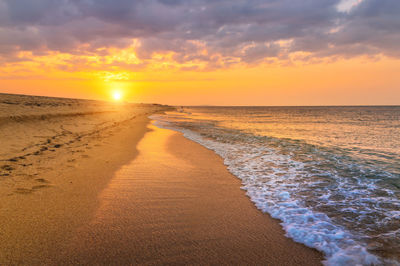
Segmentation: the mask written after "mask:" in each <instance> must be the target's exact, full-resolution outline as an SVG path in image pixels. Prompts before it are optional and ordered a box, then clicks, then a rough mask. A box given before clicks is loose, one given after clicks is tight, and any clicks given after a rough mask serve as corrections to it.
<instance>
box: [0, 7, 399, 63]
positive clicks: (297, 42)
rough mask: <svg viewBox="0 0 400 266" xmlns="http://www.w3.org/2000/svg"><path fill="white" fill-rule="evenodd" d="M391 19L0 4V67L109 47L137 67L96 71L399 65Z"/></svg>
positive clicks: (300, 11) (263, 10)
mask: <svg viewBox="0 0 400 266" xmlns="http://www.w3.org/2000/svg"><path fill="white" fill-rule="evenodd" d="M399 14H400V1H398V0H358V1H357V0H342V1H340V0H113V1H109V0H0V64H5V63H10V62H13V61H23V60H27V58H26V57H24V56H22V55H21V52H22V54H23V52H29V53H30V54H33V55H35V56H44V55H48V54H49V53H65V54H70V55H71V56H77V57H82V56H98V57H103V56H104V57H105V56H110V50H109V49H110V48H112V49H121V50H123V49H127V51H130V52H132V54H134V55H135V58H133V59H132V60H131V61H129V60H111V61H110V60H108V61H107V62H105V61H102V62H100V63H103V64H111V65H112V64H114V65H115V64H117V65H118V64H119V65H123V64H125V66H124V67H125V68H131V69H135V68H140V67H143V66H144V65H146V64H149V63H151V62H157V60H158V61H166V60H167V61H169V62H174V63H175V64H179V65H181V67H182V68H183V67H187V68H189V69H190V67H191V66H193V67H199V66H202V67H203V68H218V67H227V66H229V65H231V64H237V63H244V64H257V63H260V62H264V63H265V62H267V63H268V62H276V61H287V60H294V59H296V60H318V59H321V58H327V57H328V58H330V57H354V56H359V55H369V56H374V55H378V54H383V55H386V56H393V57H400V51H399V49H398V44H399V43H400V16H399ZM82 60H83V61H85V62H82V64H86V65H87V64H89V62H88V60H89V59H88V58H85V59H82ZM167 67H168V66H167Z"/></svg>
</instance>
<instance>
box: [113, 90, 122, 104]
mask: <svg viewBox="0 0 400 266" xmlns="http://www.w3.org/2000/svg"><path fill="white" fill-rule="evenodd" d="M122 96H123V95H122V92H120V91H113V93H112V98H113V99H114V101H116V102H118V101H121V100H122Z"/></svg>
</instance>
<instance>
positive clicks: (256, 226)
mask: <svg viewBox="0 0 400 266" xmlns="http://www.w3.org/2000/svg"><path fill="white" fill-rule="evenodd" d="M149 128H150V131H148V132H147V133H146V134H145V136H144V137H143V138H142V139H141V141H140V142H139V143H138V146H137V149H138V156H137V157H136V158H135V159H134V160H133V161H131V162H129V163H128V164H126V165H124V166H123V167H122V168H120V169H119V170H118V171H117V172H116V173H115V175H114V177H113V179H112V180H111V182H110V183H109V184H108V185H107V187H106V188H105V189H104V190H103V191H102V192H101V193H100V194H99V208H98V209H97V210H96V213H95V214H94V216H93V219H92V220H91V221H90V223H88V224H87V225H86V226H83V227H81V228H80V229H79V230H78V231H77V232H76V235H75V237H74V238H73V239H71V241H70V242H69V243H68V244H67V246H65V248H64V250H65V252H64V255H63V256H61V262H65V260H66V259H67V262H68V264H77V263H80V264H111V263H114V264H120V265H126V264H140V265H143V264H145V265H159V264H201V265H202V264H205V265H206V264H208V265H209V264H266V263H268V264H274V265H278V264H279V265H306V264H307V265H321V261H322V260H323V257H322V254H321V253H319V252H318V251H316V250H314V249H310V248H308V247H306V246H304V245H302V244H299V243H296V242H294V241H293V240H291V239H289V238H287V237H285V235H284V231H283V229H282V228H281V226H280V225H279V223H278V221H277V220H275V219H272V218H271V217H270V216H269V215H268V214H263V213H262V212H260V211H259V210H257V209H256V207H255V206H254V205H253V204H252V203H251V201H250V200H249V199H248V197H247V196H246V195H245V192H244V191H242V190H240V181H239V179H238V178H236V177H234V176H233V175H232V174H231V173H229V172H228V170H227V169H226V166H225V165H224V164H223V163H222V159H221V158H220V157H219V156H218V155H216V154H215V153H214V152H212V151H210V150H208V149H206V148H204V147H203V146H201V145H200V144H198V143H195V142H193V141H191V140H188V139H186V138H185V137H184V136H182V134H181V133H178V132H175V131H172V130H168V129H161V128H157V127H155V126H154V125H150V126H149Z"/></svg>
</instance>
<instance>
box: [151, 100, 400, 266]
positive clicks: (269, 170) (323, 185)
mask: <svg viewBox="0 0 400 266" xmlns="http://www.w3.org/2000/svg"><path fill="white" fill-rule="evenodd" d="M151 118H152V119H154V120H155V125H156V126H158V127H162V128H168V129H172V130H176V131H179V132H182V133H183V135H184V136H185V137H186V138H188V139H191V140H193V141H195V142H198V143H200V144H201V145H203V146H204V147H206V148H208V149H211V150H213V151H214V152H215V153H217V154H218V155H219V156H221V157H222V158H223V159H224V163H225V165H226V166H227V168H228V170H229V171H230V172H231V173H232V174H233V175H235V176H236V177H237V178H239V179H240V180H241V182H242V187H241V188H242V189H243V190H245V191H246V194H247V196H248V197H249V198H250V200H251V201H252V202H253V203H254V205H255V206H256V207H257V208H258V209H259V210H260V211H262V212H265V213H269V214H270V215H271V216H272V217H273V218H276V219H278V220H279V221H280V223H281V225H282V227H283V228H284V230H285V232H286V236H287V237H289V238H292V239H293V240H294V241H296V242H300V243H303V244H305V245H306V246H309V247H312V248H315V249H317V250H319V251H321V252H322V253H323V254H324V256H325V260H324V264H325V265H400V106H354V107H353V106H346V107H334V106H330V107H178V108H177V109H176V111H171V112H167V113H165V114H161V115H155V116H152V117H151Z"/></svg>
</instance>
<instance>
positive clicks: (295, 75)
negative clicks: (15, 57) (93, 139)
mask: <svg viewBox="0 0 400 266" xmlns="http://www.w3.org/2000/svg"><path fill="white" fill-rule="evenodd" d="M42 60H44V61H45V62H46V65H44V64H43V63H42V62H41V63H38V65H35V64H34V63H32V62H30V63H28V64H25V63H24V64H19V63H16V64H8V65H6V66H3V67H1V71H0V72H1V74H0V91H1V92H7V93H21V94H32V95H48V96H60V97H72V98H90V99H101V100H111V96H112V93H113V92H114V91H120V92H121V93H122V94H123V95H124V100H126V101H131V102H157V103H162V104H172V105H353V104H354V105H364V104H365V105H397V104H400V86H399V84H400V75H399V74H398V73H399V70H400V60H395V59H389V58H385V57H383V58H380V59H378V60H377V59H374V60H372V59H370V58H366V57H358V58H352V59H342V60H338V61H335V62H324V63H308V64H304V63H302V62H299V63H294V64H292V65H279V64H274V63H271V64H258V65H237V66H233V67H229V68H223V69H214V70H209V71H207V70H205V71H189V70H179V69H176V68H175V67H173V68H171V69H168V68H167V69H157V66H155V69H145V70H141V71H129V70H126V69H123V68H121V69H117V70H113V71H109V70H107V71H102V70H93V69H88V70H87V69H86V70H85V69H82V70H81V71H79V70H78V71H72V72H71V71H63V70H62V69H61V70H60V69H59V66H57V65H53V63H50V62H51V61H52V60H54V59H43V58H41V59H40V61H42ZM46 60H48V61H46ZM18 64H19V66H17V65H18ZM31 64H32V65H31ZM39 64H40V65H39ZM69 64H70V65H67V66H66V68H68V67H71V68H72V67H73V62H70V63H69ZM98 67H99V68H101V64H100V65H99V66H98Z"/></svg>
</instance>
